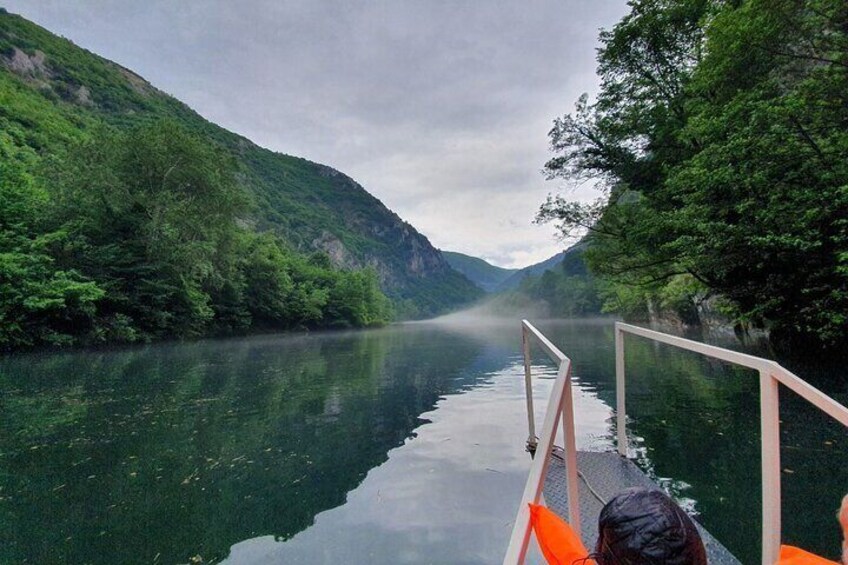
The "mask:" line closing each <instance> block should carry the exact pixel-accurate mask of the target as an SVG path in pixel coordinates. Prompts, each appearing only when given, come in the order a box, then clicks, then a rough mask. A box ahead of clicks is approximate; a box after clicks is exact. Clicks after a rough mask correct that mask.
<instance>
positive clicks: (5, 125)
mask: <svg viewBox="0 0 848 565" xmlns="http://www.w3.org/2000/svg"><path fill="white" fill-rule="evenodd" d="M162 119H167V120H172V121H174V122H177V123H178V124H179V125H180V126H181V127H182V128H184V129H185V130H187V131H189V132H191V133H192V134H194V135H196V136H199V137H202V138H203V139H204V140H205V141H207V142H208V143H210V144H214V145H216V146H218V147H220V148H223V150H224V151H225V152H226V153H228V154H229V155H231V156H232V157H233V158H234V159H235V161H236V162H237V163H238V165H239V167H240V177H241V180H242V182H243V184H244V185H245V186H246V187H247V189H248V191H249V193H250V195H251V197H252V200H253V208H252V211H251V213H250V217H249V218H247V219H246V223H248V224H250V225H252V226H254V228H255V229H256V230H257V231H271V232H273V233H275V234H277V235H278V236H280V237H281V238H283V239H284V240H285V241H286V242H287V243H288V244H289V245H290V246H291V247H292V248H293V249H294V250H296V251H298V252H302V253H310V252H314V251H321V252H325V253H326V254H327V255H328V256H329V257H330V260H331V261H332V263H333V264H334V265H336V266H338V267H343V268H360V267H371V268H373V269H374V271H376V273H377V276H378V278H379V281H380V284H381V287H382V288H383V290H384V291H385V292H386V294H387V295H389V296H390V297H391V298H392V299H393V300H394V302H395V305H396V311H398V312H399V313H400V314H401V315H402V316H405V317H425V316H431V315H434V314H437V313H440V312H443V311H445V310H448V309H452V308H455V307H457V306H459V305H462V304H464V303H466V302H469V301H471V300H474V299H476V298H478V297H479V296H480V295H481V294H482V293H481V291H480V290H479V289H478V288H477V287H475V286H474V284H473V283H472V282H471V281H469V280H468V279H467V278H466V277H465V276H463V275H462V274H460V273H459V272H457V271H455V270H454V269H452V268H451V266H450V265H449V264H448V262H447V261H446V260H445V259H444V257H443V256H442V255H441V253H439V251H438V250H436V249H435V248H434V247H433V246H432V245H431V244H430V242H429V241H428V240H427V238H426V237H424V236H423V235H421V234H420V233H418V231H416V230H415V228H414V227H412V226H411V225H409V224H408V223H406V222H404V221H403V220H402V219H401V218H400V217H398V216H397V214H395V213H394V212H392V211H391V210H389V209H388V208H387V207H386V206H384V205H383V204H382V202H380V201H379V200H378V199H377V198H375V197H373V196H372V195H370V194H369V193H368V192H367V191H366V190H365V189H364V188H363V187H362V186H360V185H359V184H357V183H356V182H355V181H354V180H353V179H351V178H350V177H348V176H347V175H345V174H343V173H341V172H339V171H337V170H335V169H332V168H330V167H327V166H324V165H321V164H318V163H313V162H310V161H307V160H305V159H301V158H298V157H294V156H289V155H283V154H280V153H276V152H273V151H270V150H268V149H265V148H262V147H259V146H258V145H256V144H254V143H253V142H251V141H250V140H249V139H247V138H245V137H242V136H240V135H237V134H235V133H232V132H230V131H227V130H225V129H223V128H221V127H219V126H217V125H215V124H213V123H211V122H209V121H207V120H206V119H204V118H203V117H202V116H200V115H199V114H197V113H196V112H194V111H193V110H192V109H191V108H189V107H188V106H187V105H185V104H183V103H182V102H180V101H179V100H177V99H176V98H174V97H172V96H169V95H167V94H165V93H164V92H162V91H160V90H158V89H157V88H155V87H154V86H153V85H151V84H150V83H149V82H147V81H146V80H145V79H143V78H142V77H140V76H139V75H137V74H136V73H134V72H133V71H131V70H129V69H126V68H124V67H122V66H120V65H118V64H116V63H114V62H111V61H109V60H106V59H104V58H102V57H99V56H98V55H95V54H93V53H91V52H89V51H87V50H85V49H82V48H80V47H78V46H76V45H75V44H73V43H72V42H71V41H69V40H67V39H64V38H61V37H58V36H56V35H54V34H52V33H50V32H49V31H47V30H45V29H43V28H41V27H39V26H37V25H36V24H34V23H32V22H29V21H28V20H26V19H24V18H22V17H20V16H17V15H13V14H10V13H8V12H6V11H5V10H3V9H0V136H6V139H7V140H8V141H9V143H11V144H12V145H13V146H15V147H17V148H20V149H22V150H26V151H29V152H31V153H34V154H35V155H38V156H39V157H43V156H48V155H51V154H53V153H55V152H56V151H57V149H60V148H62V147H64V146H66V145H68V144H69V143H72V142H75V141H79V140H84V139H86V138H87V137H88V136H89V135H90V134H91V132H92V131H94V130H96V129H97V128H98V127H102V126H103V125H105V126H107V127H109V128H114V129H116V130H126V129H128V128H131V127H133V126H137V125H140V124H145V123H150V122H155V121H157V120H162Z"/></svg>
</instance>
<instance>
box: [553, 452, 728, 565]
mask: <svg viewBox="0 0 848 565" xmlns="http://www.w3.org/2000/svg"><path fill="white" fill-rule="evenodd" d="M551 455H552V456H551V460H550V464H549V466H548V472H547V475H546V476H545V485H544V491H543V492H544V497H545V504H546V505H547V506H548V508H550V509H551V510H553V511H554V512H556V513H557V514H558V515H559V516H560V517H562V518H564V519H567V517H568V495H567V494H566V487H565V484H566V478H565V462H564V461H563V455H562V450H561V449H560V448H554V450H553V452H552V454H551ZM577 470H578V473H579V481H578V484H579V487H578V488H579V491H580V517H581V518H580V521H581V526H582V527H581V537H582V538H583V540H585V543H586V546H587V547H588V548H589V550H590V551H591V550H592V549H593V547H592V546H593V545H594V543H595V540H596V539H598V516H599V515H600V513H601V508H603V506H604V504H605V503H606V501H608V500H609V499H610V498H612V497H613V496H614V495H615V494H616V493H618V492H620V491H621V490H623V489H626V488H630V487H644V488H649V489H657V490H659V489H660V487H659V486H658V485H657V484H655V483H654V482H653V481H652V480H651V479H649V478H648V477H647V476H646V475H645V473H643V472H642V471H641V470H640V469H639V468H638V467H637V466H636V465H635V464H634V463H633V462H632V461H630V460H628V459H625V458H624V457H621V456H620V455H619V454H618V453H615V452H611V453H597V452H588V451H578V452H577ZM695 523H696V525H697V526H698V531H699V532H700V534H701V539H702V540H703V541H704V546H705V547H706V550H707V561H708V562H709V563H710V565H713V564H716V565H724V564H738V563H740V561H739V560H738V559H736V557H734V556H733V554H731V553H730V551H728V550H727V548H726V547H724V546H723V545H722V544H721V543H719V541H718V540H716V539H715V538H714V537H713V536H712V535H710V533H709V532H707V531H706V530H705V529H704V528H703V527H702V526H701V525H700V524H698V523H697V521H696V522H695Z"/></svg>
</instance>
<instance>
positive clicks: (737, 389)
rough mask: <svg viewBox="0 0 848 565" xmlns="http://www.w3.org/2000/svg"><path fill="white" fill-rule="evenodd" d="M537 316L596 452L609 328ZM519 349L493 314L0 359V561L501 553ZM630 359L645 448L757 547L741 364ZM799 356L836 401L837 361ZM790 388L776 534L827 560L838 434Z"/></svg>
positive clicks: (637, 425) (707, 519)
mask: <svg viewBox="0 0 848 565" xmlns="http://www.w3.org/2000/svg"><path fill="white" fill-rule="evenodd" d="M539 326H540V328H542V329H543V331H545V332H546V333H547V334H549V335H550V336H551V337H552V339H553V341H554V342H555V343H557V344H558V345H560V347H562V349H563V350H564V351H566V353H567V354H568V355H570V356H571V357H572V358H573V359H574V363H575V365H574V367H575V368H574V374H575V379H576V381H577V384H578V394H577V398H576V407H577V413H578V415H579V423H578V441H579V444H580V446H581V447H582V448H586V449H611V448H612V446H613V439H612V438H613V436H614V430H613V428H612V422H611V415H612V412H611V410H610V408H609V407H610V406H612V405H614V392H615V384H614V380H615V379H614V360H613V353H612V322H611V321H609V320H593V321H560V322H542V323H540V324H539ZM711 339H713V340H714V341H719V342H722V343H723V344H725V345H730V346H733V347H736V348H740V347H741V346H740V345H739V344H738V343H735V342H734V341H732V340H730V339H716V338H711ZM519 344H520V333H519V326H518V322H517V321H509V322H503V323H493V324H487V325H483V326H481V325H477V324H471V325H469V324H454V325H439V324H408V325H402V326H393V327H390V328H384V329H381V330H374V331H366V332H346V333H330V334H314V335H285V336H258V337H250V338H240V339H228V340H206V341H200V342H194V343H178V344H162V345H155V346H148V347H139V348H125V349H118V350H108V351H79V352H71V353H60V354H56V353H53V354H41V355H18V356H9V357H6V358H4V359H2V360H0V562H32V563H45V562H71V563H83V562H86V563H128V562H147V563H185V562H188V561H189V560H190V559H191V558H196V557H197V556H199V557H200V558H202V559H203V560H204V561H205V562H219V561H228V562H230V563H266V562H280V563H335V562H347V563H492V562H499V561H500V560H501V559H502V555H503V551H504V549H505V547H506V544H507V541H508V536H509V533H510V530H511V527H512V519H513V516H514V513H515V510H516V505H517V503H518V500H519V498H520V496H521V492H522V490H523V485H524V481H525V479H526V474H527V471H528V469H529V464H530V460H529V457H528V456H527V454H526V453H525V452H524V441H525V439H526V434H527V430H526V415H525V412H524V410H525V408H524V406H525V405H524V389H523V381H522V378H523V371H522V367H521V358H520V347H519ZM627 352H628V356H627V363H628V397H627V400H628V413H629V415H630V416H631V422H630V433H631V438H632V440H633V445H632V447H633V449H634V452H635V453H637V454H638V458H639V463H640V465H642V467H643V468H644V469H646V470H647V471H648V472H649V473H651V474H652V476H654V477H655V478H656V479H657V480H658V481H660V482H661V483H662V484H663V485H664V486H665V487H666V488H667V489H668V490H669V491H670V492H671V493H672V494H673V495H674V496H676V497H677V499H678V500H680V501H681V503H683V504H684V505H685V506H686V507H687V508H688V509H689V510H691V511H692V512H695V513H697V514H698V517H699V519H700V520H701V521H702V522H704V523H705V524H706V525H707V527H708V528H709V529H710V530H711V531H712V532H713V533H714V534H715V535H716V536H717V537H718V538H719V539H721V540H722V541H723V542H724V543H725V544H726V545H728V546H729V547H730V548H731V549H732V550H733V551H734V552H735V553H736V554H737V555H739V556H740V557H741V558H742V560H743V561H744V562H753V561H756V560H757V559H758V557H757V556H758V552H759V549H758V548H759V528H760V521H759V520H760V518H759V515H760V488H759V484H760V482H759V435H758V433H759V406H758V389H757V381H756V377H755V375H752V374H749V372H748V371H744V370H735V369H732V368H728V367H727V366H725V365H723V364H719V363H713V362H709V361H704V360H702V359H699V358H698V357H697V356H695V355H694V354H688V353H680V352H676V351H673V350H671V349H670V348H668V347H667V346H661V345H655V344H651V343H648V342H646V341H644V340H640V339H638V338H628V347H627ZM537 363H538V365H537V366H536V367H535V368H534V370H535V371H536V373H537V374H538V375H539V379H537V382H536V384H537V386H536V391H535V394H536V396H537V402H536V406H537V410H538V412H539V414H538V421H539V422H541V418H542V416H543V414H542V412H543V410H544V405H545V401H546V398H547V393H548V392H549V390H550V386H551V384H552V378H553V369H552V368H551V367H550V365H549V364H546V363H544V359H543V357H541V355H540V356H538V357H537ZM794 368H795V369H797V370H798V371H799V372H800V373H802V374H804V375H806V376H808V377H809V378H811V379H812V380H813V381H814V382H815V384H817V385H818V386H821V387H823V388H824V389H826V391H827V392H829V393H830V394H833V395H834V396H835V397H836V398H837V399H838V400H840V401H842V402H845V400H846V390H845V384H844V382H845V379H844V378H843V376H842V375H841V374H840V373H839V371H838V370H834V369H820V368H819V369H812V368H809V367H794ZM804 370H806V371H807V372H804ZM782 399H783V400H784V403H783V404H782V419H783V421H784V424H783V427H782V440H783V443H784V449H783V453H782V455H783V466H784V468H785V472H784V474H783V478H784V537H785V539H786V540H787V541H789V542H792V543H796V544H799V545H803V546H805V547H808V548H811V549H814V550H817V551H819V552H821V553H825V554H827V555H830V556H836V554H837V553H838V548H839V531H838V528H837V526H836V522H835V520H834V518H833V516H834V511H835V509H836V508H837V507H838V504H839V499H840V498H841V494H842V493H843V491H844V490H846V488H848V472H846V470H845V465H844V461H845V460H846V457H845V456H846V455H848V453H846V452H848V438H846V434H845V432H844V431H843V430H841V429H839V427H838V426H836V425H832V424H830V423H829V422H828V421H827V419H826V418H825V417H823V416H820V415H818V414H816V413H815V412H814V411H812V410H809V409H806V407H805V406H804V405H803V404H802V403H800V402H797V401H796V400H795V399H794V398H792V395H791V393H789V392H788V391H784V392H783V393H782Z"/></svg>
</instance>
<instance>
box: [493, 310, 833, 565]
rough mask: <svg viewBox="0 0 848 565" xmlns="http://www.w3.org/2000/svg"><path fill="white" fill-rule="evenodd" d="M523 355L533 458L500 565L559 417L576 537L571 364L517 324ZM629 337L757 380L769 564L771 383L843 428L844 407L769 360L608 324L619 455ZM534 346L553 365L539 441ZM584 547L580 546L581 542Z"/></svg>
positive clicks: (777, 528)
mask: <svg viewBox="0 0 848 565" xmlns="http://www.w3.org/2000/svg"><path fill="white" fill-rule="evenodd" d="M521 329H522V333H521V335H522V345H523V355H524V376H525V385H526V394H527V411H528V426H529V429H530V436H529V438H528V440H527V443H528V446H530V447H531V448H533V447H536V444H537V443H538V447H536V454H535V457H534V459H533V464H532V465H531V468H530V475H529V476H528V478H527V483H526V484H525V488H524V494H523V496H522V499H521V504H520V506H519V509H518V514H517V516H516V519H515V523H514V525H513V530H512V536H511V538H510V543H509V548H508V549H507V553H506V556H505V557H504V565H507V564H509V565H512V564H513V563H522V562H523V561H524V557H525V554H526V552H527V547H528V544H529V540H530V514H529V510H528V507H527V503H528V502H533V503H538V502H539V500H540V499H541V497H542V489H543V486H544V480H545V474H546V473H547V468H548V463H549V461H550V454H551V449H552V447H553V442H554V438H555V436H556V427H557V424H558V423H559V421H560V417H562V424H563V432H564V436H565V466H566V487H567V492H568V503H569V520H570V521H571V523H572V524H573V525H574V526H575V529H576V530H577V531H580V515H579V497H578V492H577V448H576V439H575V437H576V436H575V431H574V406H573V398H572V386H571V360H570V359H569V358H568V357H567V356H566V355H565V354H564V353H562V351H560V350H559V349H558V348H557V347H556V346H555V345H554V344H553V343H551V341H550V340H549V339H548V338H547V337H545V336H544V335H543V334H542V333H541V332H540V331H539V330H538V329H536V328H535V327H534V326H533V325H532V324H531V323H530V322H528V321H527V320H522V321H521ZM625 333H629V334H632V335H636V336H639V337H643V338H646V339H650V340H653V341H657V342H660V343H665V344H667V345H672V346H674V347H677V348H680V349H684V350H687V351H692V352H695V353H700V354H702V355H705V356H707V357H712V358H714V359H719V360H721V361H725V362H728V363H733V364H735V365H740V366H742V367H747V368H750V369H754V370H756V371H758V372H759V375H760V431H761V435H762V437H761V447H762V505H763V506H762V513H763V527H762V549H763V551H762V562H763V564H764V565H772V564H774V563H775V562H776V561H777V559H778V555H779V552H780V542H781V516H780V514H781V503H780V500H781V495H780V479H781V477H780V473H781V470H780V469H781V468H780V412H779V408H780V406H779V402H780V398H779V386H778V385H779V384H782V385H784V386H786V387H787V388H789V389H790V390H792V391H793V392H795V393H796V394H798V395H799V396H800V397H801V398H803V399H805V400H806V401H808V402H810V403H811V404H812V405H813V406H815V407H816V408H818V409H819V410H821V411H822V412H824V413H825V414H827V415H828V416H830V417H832V418H833V419H835V420H836V421H837V422H839V423H841V424H842V425H843V426H846V427H848V408H846V407H845V406H843V405H842V404H840V403H838V402H836V401H835V400H834V399H832V398H831V397H830V396H828V395H826V394H825V393H823V392H822V391H820V390H819V389H817V388H816V387H814V386H812V385H811V384H809V383H807V382H806V381H804V380H803V379H801V378H800V377H798V376H797V375H795V374H793V373H792V372H791V371H789V370H787V369H786V368H784V367H782V366H781V365H780V364H778V363H776V362H775V361H771V360H768V359H763V358H761V357H756V356H753V355H748V354H746V353H740V352H738V351H732V350H730V349H724V348H722V347H717V346H714V345H708V344H706V343H702V342H698V341H693V340H690V339H686V338H682V337H677V336H673V335H669V334H665V333H662V332H658V331H655V330H650V329H647V328H643V327H639V326H634V325H631V324H626V323H623V322H616V323H615V372H616V410H615V411H616V428H617V443H618V451H619V453H620V454H622V455H623V456H625V457H626V456H627V427H626V425H627V416H626V404H625V371H624V369H625V366H624V334H625ZM531 340H535V341H536V342H537V343H538V344H539V345H540V346H541V348H542V349H543V350H544V351H545V353H547V354H548V356H549V357H550V358H551V360H552V361H554V362H555V363H557V364H558V367H557V378H556V381H555V382H554V387H553V390H552V391H551V396H550V398H549V400H548V408H547V412H546V414H545V422H544V425H543V428H542V434H541V436H540V437H539V438H536V435H535V421H534V412H533V389H532V383H531V378H532V376H531V371H530V366H531V363H530V345H531ZM584 541H585V540H584Z"/></svg>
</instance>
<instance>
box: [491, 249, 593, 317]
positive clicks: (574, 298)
mask: <svg viewBox="0 0 848 565" xmlns="http://www.w3.org/2000/svg"><path fill="white" fill-rule="evenodd" d="M587 247H588V246H587V244H586V242H585V241H581V242H579V243H577V244H576V245H573V246H572V247H570V248H568V249H566V250H565V251H563V252H561V253H557V254H556V255H554V256H553V257H551V258H550V259H546V260H545V261H542V262H540V263H536V264H535V265H530V266H529V267H525V268H524V269H521V270H520V271H518V272H517V273H515V274H513V275H512V276H511V277H509V278H508V279H506V280H505V281H503V282H502V283H501V285H500V288H499V289H498V291H497V292H498V294H497V295H495V296H494V297H493V299H492V300H491V301H490V302H489V303H488V308H489V309H490V310H492V311H494V312H499V313H513V314H519V315H522V316H525V315H529V314H528V313H530V312H532V314H533V315H534V316H540V317H548V316H550V317H576V316H594V315H597V314H599V313H601V311H602V306H603V299H602V294H603V293H602V289H601V288H600V287H599V285H598V283H597V281H596V280H595V278H594V277H593V276H592V274H591V273H590V272H589V270H588V268H587V266H586V260H585V257H584V255H585V252H586V248H587Z"/></svg>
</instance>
